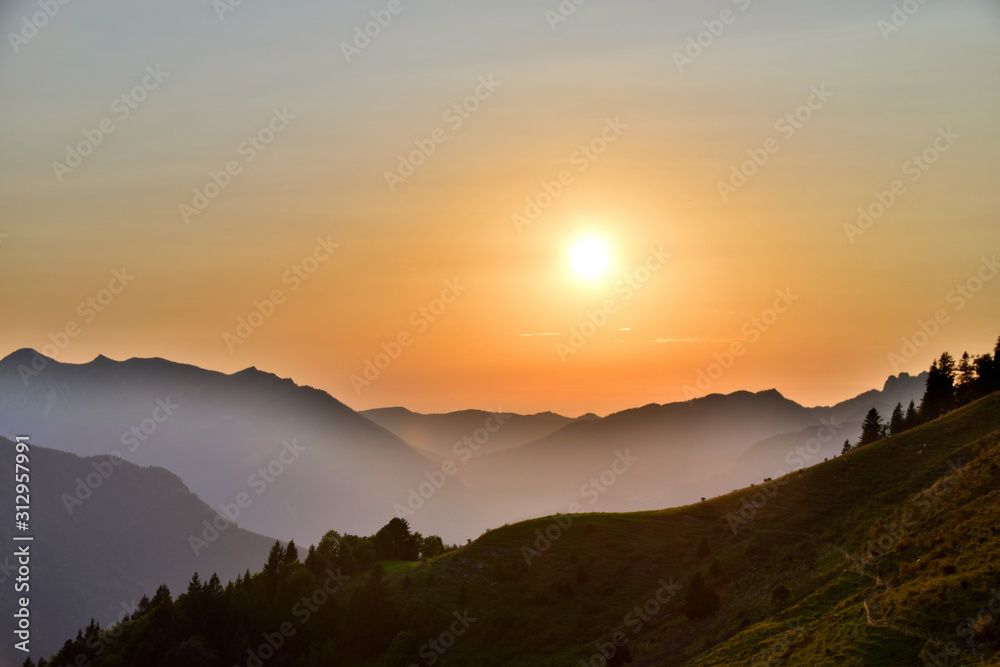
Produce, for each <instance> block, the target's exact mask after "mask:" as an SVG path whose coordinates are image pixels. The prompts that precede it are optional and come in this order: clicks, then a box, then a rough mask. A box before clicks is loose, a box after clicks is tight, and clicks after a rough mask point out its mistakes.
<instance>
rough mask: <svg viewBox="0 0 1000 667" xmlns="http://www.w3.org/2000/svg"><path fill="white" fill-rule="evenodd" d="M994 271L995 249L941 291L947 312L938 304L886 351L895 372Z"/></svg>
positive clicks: (996, 266) (999, 268)
mask: <svg viewBox="0 0 1000 667" xmlns="http://www.w3.org/2000/svg"><path fill="white" fill-rule="evenodd" d="M998 273H1000V264H998V263H997V256H996V253H994V254H993V256H992V257H986V256H985V255H984V256H983V257H982V258H981V260H980V263H979V266H978V267H977V269H976V271H975V272H974V273H973V274H972V275H971V276H969V278H967V279H966V280H965V281H964V282H961V283H959V284H957V285H955V287H954V288H953V289H951V290H950V291H949V292H948V294H947V295H945V303H947V304H948V305H950V306H951V312H949V310H948V309H947V308H938V309H937V310H935V311H934V314H933V316H932V317H930V318H928V319H926V320H923V319H920V320H917V328H916V330H914V332H913V333H912V334H910V335H909V336H903V338H902V339H901V345H900V348H899V351H898V352H889V354H888V355H886V359H887V360H888V361H889V366H891V367H892V370H893V372H894V373H898V372H899V369H900V368H902V367H903V366H905V365H906V364H907V363H909V362H910V361H912V360H913V359H914V358H915V357H916V356H917V354H918V353H919V352H920V350H922V349H924V348H925V347H927V345H928V343H930V342H931V340H933V339H934V337H935V336H937V335H938V333H940V331H941V327H942V326H944V325H946V324H948V323H949V322H951V316H952V313H957V312H960V311H961V310H963V309H964V308H965V307H966V306H967V305H969V302H971V301H972V300H973V299H975V298H976V296H978V295H979V293H980V292H982V291H983V289H984V288H985V287H986V284H987V283H989V282H990V281H991V280H993V279H994V278H995V277H996V276H997V274H998Z"/></svg>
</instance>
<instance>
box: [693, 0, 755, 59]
mask: <svg viewBox="0 0 1000 667" xmlns="http://www.w3.org/2000/svg"><path fill="white" fill-rule="evenodd" d="M732 3H733V4H734V5H736V7H737V9H739V10H740V12H745V11H746V10H747V9H749V8H750V0H732ZM738 18H739V14H737V13H736V12H734V11H733V10H731V9H723V10H722V11H721V12H719V16H718V18H714V19H709V20H705V21H702V22H701V24H702V25H703V26H704V27H705V29H704V30H702V31H701V32H699V33H697V34H696V35H691V36H689V37H688V39H687V46H686V47H685V48H684V51H683V52H682V51H674V64H675V65H676V66H677V71H678V72H680V73H681V74H683V73H684V68H685V67H687V66H688V65H693V64H694V62H695V61H696V60H697V59H698V58H700V57H701V56H702V55H704V53H705V51H706V50H707V49H710V48H711V47H712V45H713V44H715V40H717V39H718V38H719V37H722V34H723V33H724V32H726V28H727V27H728V26H731V25H733V24H734V23H736V19H738Z"/></svg>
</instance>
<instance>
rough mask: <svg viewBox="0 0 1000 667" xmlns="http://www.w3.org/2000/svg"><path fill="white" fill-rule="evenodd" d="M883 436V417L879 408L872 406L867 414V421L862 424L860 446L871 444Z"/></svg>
mask: <svg viewBox="0 0 1000 667" xmlns="http://www.w3.org/2000/svg"><path fill="white" fill-rule="evenodd" d="M881 437H882V417H881V416H880V415H879V413H878V410H876V409H875V408H872V409H871V410H869V411H868V414H867V415H865V421H864V422H863V423H862V424H861V439H860V440H859V441H858V447H863V446H865V445H868V444H871V443H873V442H875V441H877V440H879V439H880V438H881Z"/></svg>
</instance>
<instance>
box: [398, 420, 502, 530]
mask: <svg viewBox="0 0 1000 667" xmlns="http://www.w3.org/2000/svg"><path fill="white" fill-rule="evenodd" d="M508 419H509V417H505V416H504V415H502V414H500V413H499V412H495V413H492V414H490V416H489V417H487V418H486V421H485V422H484V423H483V425H482V426H480V427H479V428H477V429H476V430H474V431H473V432H472V433H470V434H467V435H465V436H463V437H462V439H461V440H459V441H457V442H456V443H455V444H454V445H452V448H451V451H452V453H453V454H455V456H456V457H457V458H458V462H459V463H468V462H469V461H470V460H471V459H472V457H473V456H475V454H476V452H478V451H479V450H480V449H482V448H483V447H484V446H485V445H486V443H488V442H489V441H490V438H491V437H492V436H493V434H494V433H496V432H497V431H499V430H500V428H501V427H502V426H503V425H504V423H505V422H506V421H507V420H508ZM458 470H459V465H458V463H456V462H455V461H454V460H453V459H445V461H444V462H443V463H442V464H441V465H440V466H438V468H437V469H435V470H430V471H426V472H424V477H425V478H426V479H427V481H425V482H421V483H420V484H419V485H417V487H416V488H414V487H412V486H411V487H410V488H409V489H407V491H408V492H409V493H408V495H407V497H406V504H405V505H403V504H401V503H396V504H395V505H394V506H393V511H395V512H396V516H397V517H399V518H400V519H405V518H406V517H408V516H413V515H414V514H416V513H417V511H418V510H420V509H421V508H423V507H424V505H426V504H427V501H429V500H430V499H431V498H433V497H434V495H435V494H436V493H437V492H438V491H440V490H441V488H442V487H444V485H445V484H446V483H447V482H448V478H449V477H452V476H454V475H455V473H457V472H458Z"/></svg>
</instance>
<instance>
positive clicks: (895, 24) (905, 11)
mask: <svg viewBox="0 0 1000 667" xmlns="http://www.w3.org/2000/svg"><path fill="white" fill-rule="evenodd" d="M927 2H928V0H903V2H902V3H901V4H898V5H893V6H892V12H891V13H890V14H889V18H887V19H879V20H878V21H877V22H876V23H875V27H876V28H878V31H879V32H880V33H882V39H884V40H885V41H887V42H888V41H889V37H890V35H892V34H893V33H896V32H899V31H900V30H902V28H903V26H905V25H906V24H907V23H909V22H910V19H911V18H913V17H914V16H915V15H916V13H917V12H919V11H920V9H921V8H922V7H923V6H924V5H926V4H927Z"/></svg>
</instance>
